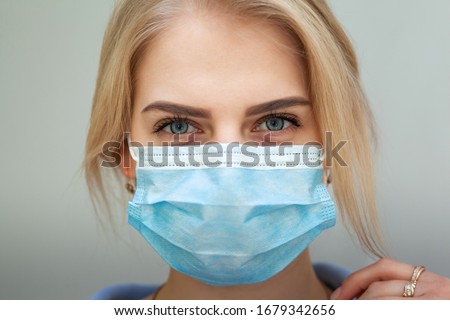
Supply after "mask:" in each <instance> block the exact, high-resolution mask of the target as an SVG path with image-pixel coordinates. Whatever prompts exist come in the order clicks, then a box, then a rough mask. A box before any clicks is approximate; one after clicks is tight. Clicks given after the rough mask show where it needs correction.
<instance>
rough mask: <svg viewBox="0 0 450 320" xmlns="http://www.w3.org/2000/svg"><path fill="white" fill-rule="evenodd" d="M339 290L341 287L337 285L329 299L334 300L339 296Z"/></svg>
mask: <svg viewBox="0 0 450 320" xmlns="http://www.w3.org/2000/svg"><path fill="white" fill-rule="evenodd" d="M341 291H342V289H341V287H339V288H337V289H336V290H334V291H333V293H332V294H331V296H330V299H331V300H336V299H337V298H338V297H339V295H340V294H341Z"/></svg>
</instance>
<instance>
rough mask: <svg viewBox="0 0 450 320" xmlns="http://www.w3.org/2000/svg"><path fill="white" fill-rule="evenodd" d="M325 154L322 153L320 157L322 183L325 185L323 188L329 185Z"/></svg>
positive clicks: (329, 176) (329, 174) (329, 177)
mask: <svg viewBox="0 0 450 320" xmlns="http://www.w3.org/2000/svg"><path fill="white" fill-rule="evenodd" d="M325 159H326V154H325V152H324V153H323V156H322V161H323V162H322V167H323V174H322V183H323V184H324V185H325V187H328V185H329V184H330V183H331V170H330V167H328V166H327V165H326V161H325Z"/></svg>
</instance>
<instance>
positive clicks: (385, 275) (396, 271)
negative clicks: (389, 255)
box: [332, 258, 414, 300]
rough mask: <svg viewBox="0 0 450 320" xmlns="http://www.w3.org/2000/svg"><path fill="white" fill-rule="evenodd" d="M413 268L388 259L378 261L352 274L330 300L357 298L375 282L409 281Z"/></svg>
mask: <svg viewBox="0 0 450 320" xmlns="http://www.w3.org/2000/svg"><path fill="white" fill-rule="evenodd" d="M413 271H414V267H413V266H411V265H409V264H406V263H401V262H396V261H392V260H389V259H385V258H383V259H380V260H379V261H378V262H376V263H374V264H371V265H369V266H367V267H365V268H363V269H361V270H359V271H356V272H354V273H352V274H351V275H350V276H348V277H347V278H346V279H345V280H344V281H343V283H342V285H341V287H340V288H338V289H337V290H336V291H335V292H334V295H332V299H339V300H348V299H352V298H354V297H359V296H360V295H361V294H362V293H363V292H364V291H366V290H367V288H368V287H369V285H370V284H371V283H373V282H376V281H386V280H405V281H408V280H410V279H411V275H412V273H413Z"/></svg>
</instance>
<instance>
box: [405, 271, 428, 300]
mask: <svg viewBox="0 0 450 320" xmlns="http://www.w3.org/2000/svg"><path fill="white" fill-rule="evenodd" d="M424 271H425V267H424V266H417V267H415V268H414V271H413V274H412V276H411V280H410V281H409V282H408V283H406V284H405V287H404V288H403V296H404V297H407V298H412V297H414V293H415V291H416V285H417V280H419V277H420V275H421V274H422V272H424Z"/></svg>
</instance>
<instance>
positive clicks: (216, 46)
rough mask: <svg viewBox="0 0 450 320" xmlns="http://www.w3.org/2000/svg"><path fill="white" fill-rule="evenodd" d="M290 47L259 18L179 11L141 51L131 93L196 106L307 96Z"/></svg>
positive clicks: (280, 32)
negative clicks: (297, 95) (180, 12)
mask: <svg viewBox="0 0 450 320" xmlns="http://www.w3.org/2000/svg"><path fill="white" fill-rule="evenodd" d="M294 47H295V44H294V43H293V42H292V40H291V39H290V38H289V37H288V36H287V35H286V33H285V32H283V30H282V29H280V28H278V27H276V26H274V25H271V24H269V23H267V22H264V21H260V20H255V19H251V20H249V19H247V20H244V19H242V18H238V17H233V16H229V15H224V14H222V15H221V14H207V13H202V14H200V13H199V14H196V15H194V14H190V15H185V16H181V17H178V18H177V19H176V20H175V21H173V22H172V24H171V25H170V26H169V28H168V29H166V30H165V31H164V32H163V33H162V34H160V35H159V36H158V37H157V38H156V39H154V41H152V42H151V43H150V45H149V46H148V48H147V50H146V51H145V54H144V56H143V57H142V59H141V63H140V65H139V67H138V69H137V74H136V76H137V77H136V78H137V83H136V84H137V87H136V96H137V99H138V100H145V101H142V103H145V102H147V100H149V99H167V100H171V101H175V102H180V103H187V102H188V103H192V105H198V106H202V105H206V104H207V105H211V104H214V105H217V104H223V103H236V99H239V104H241V105H242V104H245V103H249V104H254V103H255V101H256V102H258V101H259V100H260V101H267V100H270V99H273V98H279V97H280V96H286V95H287V96H289V95H294V94H299V95H302V96H305V97H306V96H307V92H306V87H307V86H306V81H305V72H304V66H303V65H302V63H301V60H300V58H299V56H298V55H297V53H296V52H295V50H294ZM255 98H257V99H258V100H255ZM215 100H216V101H215ZM137 102H138V103H139V102H140V101H137Z"/></svg>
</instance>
